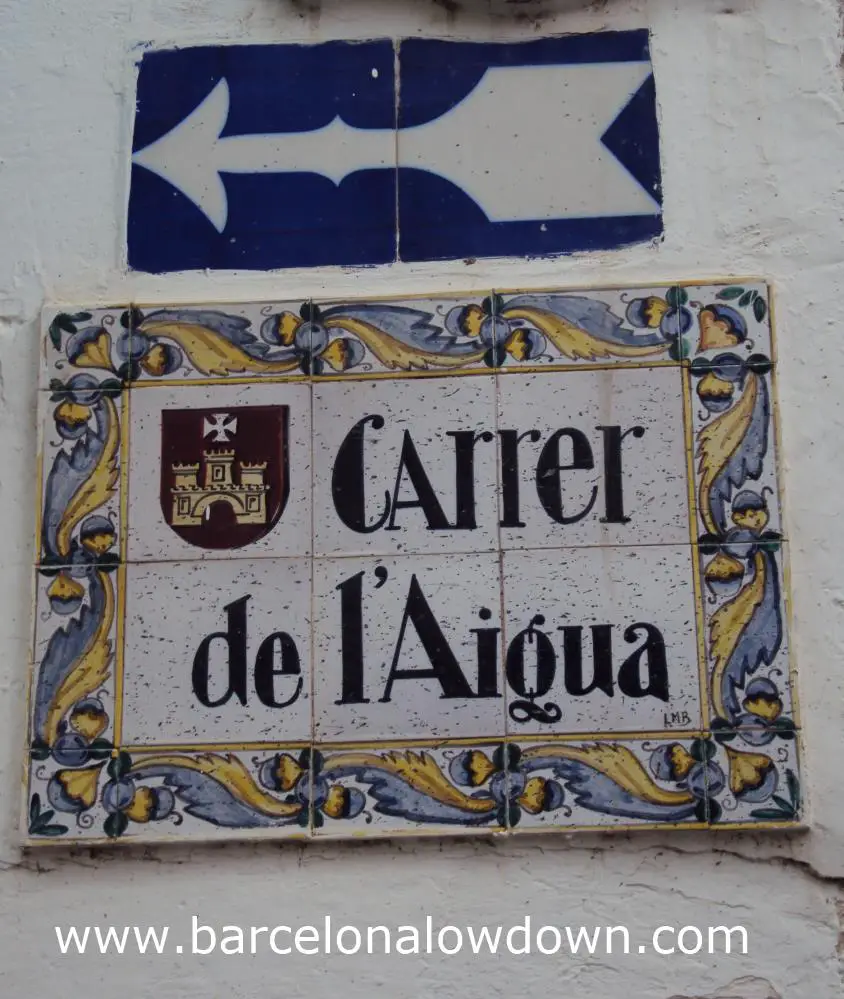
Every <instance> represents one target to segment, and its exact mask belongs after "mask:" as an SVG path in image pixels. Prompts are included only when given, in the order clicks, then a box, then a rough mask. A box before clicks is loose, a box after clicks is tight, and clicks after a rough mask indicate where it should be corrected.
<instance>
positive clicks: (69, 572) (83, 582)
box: [30, 567, 123, 760]
mask: <svg viewBox="0 0 844 999" xmlns="http://www.w3.org/2000/svg"><path fill="white" fill-rule="evenodd" d="M122 576H123V570H122V568H118V569H116V570H115V569H103V568H97V567H86V568H85V569H84V570H83V569H81V568H79V569H77V568H75V567H65V568H63V569H60V570H58V569H52V570H49V571H44V570H40V569H36V570H35V587H34V611H35V622H34V624H35V627H34V640H33V660H32V661H33V666H32V684H31V693H30V743H31V745H33V746H35V747H37V748H38V750H39V752H41V751H50V750H52V751H53V753H54V755H56V756H57V758H58V757H61V758H62V759H64V760H68V759H71V758H72V759H81V758H83V757H86V756H87V754H88V751H89V749H90V747H91V746H94V748H95V749H103V748H106V749H108V748H110V747H111V745H112V744H113V740H114V718H115V714H116V709H115V684H116V676H117V674H118V672H119V665H120V656H121V651H122V650H121V648H120V642H119V638H118V636H119V629H120V627H121V626H122V621H121V620H120V616H121V610H122V606H121V602H120V601H121V590H122V587H123V579H122Z"/></svg>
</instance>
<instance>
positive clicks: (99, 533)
mask: <svg viewBox="0 0 844 999" xmlns="http://www.w3.org/2000/svg"><path fill="white" fill-rule="evenodd" d="M76 377H77V376H74V378H76ZM78 377H81V378H86V379H87V378H91V380H92V382H93V379H92V376H90V375H87V374H86V375H81V376H78ZM124 396H125V393H124V391H123V390H122V389H121V387H120V384H119V382H117V381H115V380H112V384H111V385H110V386H109V385H107V384H106V383H101V384H97V383H95V382H93V384H91V385H89V386H87V387H85V383H83V384H80V383H78V382H77V384H76V386H75V387H72V388H71V389H69V390H67V391H56V392H50V393H46V392H44V393H39V399H38V419H39V439H40V454H39V460H40V475H39V485H40V496H39V506H38V509H37V511H36V525H37V526H36V532H37V540H36V556H35V558H36V562H37V563H38V564H39V565H41V566H43V567H44V568H45V569H56V568H58V567H69V566H73V567H74V575H75V576H77V577H79V576H81V575H83V574H85V573H87V572H88V571H90V570H93V569H95V568H97V567H100V568H105V569H108V568H111V567H113V566H114V565H115V564H116V562H117V560H118V558H119V556H120V550H121V541H122V535H123V531H124V529H125V525H124V523H123V511H122V506H121V477H122V476H123V474H124V473H125V467H124V466H125V464H126V455H125V438H126V426H125V414H126V406H125V399H124ZM56 585H57V586H58V585H60V584H59V583H57V584H56ZM61 585H64V584H61ZM65 589H66V591H67V592H66V593H65V596H67V597H71V596H73V597H74V598H81V592H80V590H79V588H78V586H76V585H75V584H68V586H67V587H66V588H65Z"/></svg>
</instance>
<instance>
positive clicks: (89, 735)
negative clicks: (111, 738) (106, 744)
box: [70, 702, 108, 742]
mask: <svg viewBox="0 0 844 999" xmlns="http://www.w3.org/2000/svg"><path fill="white" fill-rule="evenodd" d="M70 727H71V728H72V729H73V730H74V731H75V732H78V733H79V734H80V735H81V736H82V737H83V738H84V739H87V740H88V741H89V742H92V741H93V740H94V739H96V738H98V737H99V736H101V735H102V734H103V732H104V731H105V730H106V728H107V727H108V715H107V714H106V713H105V711H102V710H96V709H94V708H93V707H91V708H87V707H85V706H84V702H83V706H82V707H80V708H74V709H73V711H72V712H71V714H70Z"/></svg>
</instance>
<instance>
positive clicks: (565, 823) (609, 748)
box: [507, 736, 709, 832]
mask: <svg viewBox="0 0 844 999" xmlns="http://www.w3.org/2000/svg"><path fill="white" fill-rule="evenodd" d="M507 753H508V758H509V761H510V771H511V772H510V775H509V785H508V786H509V793H510V799H511V808H510V828H512V829H516V830H517V831H522V832H536V831H541V830H549V829H555V828H564V829H587V828H590V827H595V826H600V827H602V828H607V829H611V828H619V827H624V828H634V827H644V828H647V827H652V826H674V825H684V826H689V825H692V826H694V825H701V824H706V823H707V822H708V820H709V805H708V802H707V786H708V785H707V782H706V768H707V760H706V756H705V750H704V742H703V740H701V739H700V738H698V737H689V736H682V737H678V738H677V739H671V738H660V739H626V740H623V741H618V740H615V739H606V740H604V739H601V740H599V741H595V742H579V741H570V740H563V739H553V740H548V741H541V740H530V741H526V742H520V743H518V744H516V743H515V742H508V744H507Z"/></svg>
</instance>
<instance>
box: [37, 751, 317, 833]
mask: <svg viewBox="0 0 844 999" xmlns="http://www.w3.org/2000/svg"><path fill="white" fill-rule="evenodd" d="M309 756H310V754H309V752H308V751H307V750H305V751H304V752H302V751H300V750H296V749H293V750H290V749H288V748H286V747H281V746H280V747H278V748H277V749H276V750H274V751H272V752H271V751H266V752H264V753H263V754H261V755H256V754H255V753H254V752H202V753H185V752H152V753H127V752H125V751H123V752H120V753H116V754H115V755H114V756H113V757H109V758H106V759H102V760H100V761H98V762H96V763H94V764H92V765H91V764H89V765H86V766H80V767H71V766H67V767H63V768H61V769H56V770H53V771H49V770H46V769H45V768H44V767H43V766H41V767H35V768H34V769H33V771H32V774H31V778H30V787H29V794H28V813H27V817H26V818H27V822H26V835H27V838H28V843H29V844H30V845H34V844H36V843H41V842H49V841H52V842H59V843H60V842H62V841H63V840H66V839H67V840H81V841H83V842H86V841H88V842H89V841H92V840H122V841H140V842H147V841H150V842H155V841H161V840H167V839H178V840H184V839H188V838H189V839H194V840H204V839H208V840H213V839H224V838H237V839H244V838H253V837H262V836H263V837H267V838H270V837H271V838H273V839H280V838H287V837H291V838H302V837H306V836H308V835H309V819H310V815H309V800H310V765H309Z"/></svg>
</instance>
